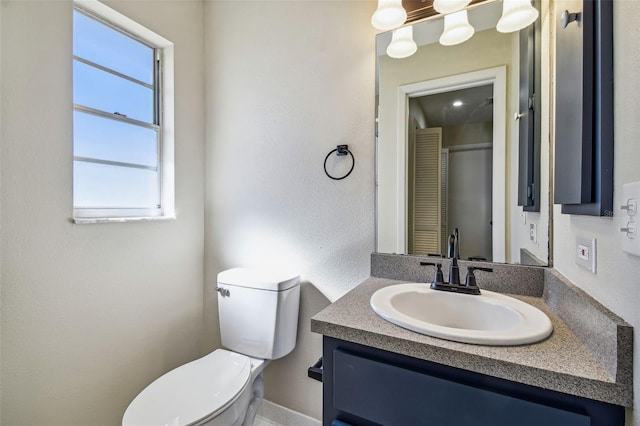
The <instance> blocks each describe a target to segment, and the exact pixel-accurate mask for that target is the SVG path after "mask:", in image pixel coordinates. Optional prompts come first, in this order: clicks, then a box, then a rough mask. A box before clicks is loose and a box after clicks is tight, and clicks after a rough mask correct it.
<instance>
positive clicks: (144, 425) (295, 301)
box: [122, 268, 300, 426]
mask: <svg viewBox="0 0 640 426" xmlns="http://www.w3.org/2000/svg"><path fill="white" fill-rule="evenodd" d="M299 281H300V279H299V277H298V276H293V275H282V274H276V275H273V273H267V272H265V271H256V270H252V269H245V268H235V269H231V270H228V271H224V272H221V273H220V274H218V291H219V292H220V295H219V296H218V307H219V316H220V328H221V340H222V345H223V346H224V347H226V348H227V349H230V350H226V349H216V350H215V351H213V352H211V353H210V354H208V355H205V356H204V357H202V358H199V359H197V360H195V361H191V362H189V363H187V364H184V365H182V366H180V367H178V368H175V369H173V370H171V371H169V372H168V373H166V374H164V375H163V376H161V377H159V378H158V379H156V380H155V381H154V382H152V383H151V384H150V385H148V386H147V387H146V388H145V389H143V390H142V392H140V393H139V394H138V396H136V397H135V398H134V400H133V401H131V403H130V404H129V406H128V407H127V409H126V411H125V413H124V416H123V417H122V426H251V425H253V421H254V419H255V415H256V412H257V410H258V407H259V406H260V403H261V402H262V397H263V395H264V385H263V381H262V371H263V370H264V368H265V366H266V365H267V364H268V362H269V360H271V359H277V358H280V357H282V356H284V355H286V354H288V353H289V352H291V351H292V350H293V347H294V346H295V341H296V333H297V322H298V306H299V300H300V288H299Z"/></svg>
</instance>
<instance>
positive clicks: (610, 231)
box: [553, 0, 640, 426]
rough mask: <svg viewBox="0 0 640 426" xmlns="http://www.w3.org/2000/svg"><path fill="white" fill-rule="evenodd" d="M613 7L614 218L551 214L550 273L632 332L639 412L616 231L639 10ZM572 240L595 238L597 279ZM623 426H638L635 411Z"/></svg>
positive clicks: (639, 68) (637, 353)
mask: <svg viewBox="0 0 640 426" xmlns="http://www.w3.org/2000/svg"><path fill="white" fill-rule="evenodd" d="M613 5H614V16H613V20H614V25H615V30H614V49H613V52H614V73H615V74H614V82H615V90H614V99H615V105H614V122H615V124H614V132H615V139H614V203H613V204H614V207H615V208H614V213H615V217H613V218H600V217H587V216H575V215H563V214H561V213H560V207H559V206H556V207H555V209H554V219H553V221H554V224H553V228H554V239H553V242H554V247H553V252H554V264H555V268H556V269H557V270H558V271H560V272H561V273H562V274H563V275H565V276H566V277H567V278H569V279H570V280H571V281H573V282H574V283H576V284H577V285H579V286H580V287H582V288H583V289H584V290H585V291H586V292H588V293H589V294H591V295H592V296H593V297H595V298H596V299H598V300H599V301H600V302H601V303H602V304H604V305H605V306H607V307H608V308H609V309H611V310H612V311H613V312H615V313H616V314H618V315H620V316H621V317H622V318H624V319H625V320H626V321H627V322H629V323H630V324H631V325H632V326H633V327H634V342H635V343H634V364H635V369H634V391H635V392H634V395H635V396H634V399H635V401H634V403H635V406H636V407H640V368H639V367H638V366H639V365H640V309H639V306H640V258H639V257H635V256H631V255H629V254H626V253H624V252H623V251H622V250H621V248H620V241H621V235H620V230H619V228H621V227H622V226H624V225H625V224H626V222H625V221H624V220H623V218H624V215H623V213H622V211H621V210H620V208H619V206H620V205H621V204H622V203H623V200H622V185H623V184H624V183H628V182H638V181H640V167H639V165H640V143H639V142H638V140H639V139H640V122H639V121H638V110H639V109H640V103H639V101H638V93H640V81H639V80H638V75H640V55H638V52H640V28H639V27H638V25H637V23H638V22H639V21H640V7H639V4H638V2H637V1H626V0H616V1H614V3H613ZM576 236H585V237H595V238H597V240H598V241H597V259H598V263H597V274H596V275H593V274H591V273H590V272H589V271H587V270H586V269H581V268H579V267H578V266H577V265H576V264H575V261H574V252H575V250H574V247H575V244H576ZM627 417H628V420H627V423H628V424H630V425H631V424H633V425H635V426H638V425H640V411H639V410H635V411H633V412H632V413H630V414H629V415H628V416H627Z"/></svg>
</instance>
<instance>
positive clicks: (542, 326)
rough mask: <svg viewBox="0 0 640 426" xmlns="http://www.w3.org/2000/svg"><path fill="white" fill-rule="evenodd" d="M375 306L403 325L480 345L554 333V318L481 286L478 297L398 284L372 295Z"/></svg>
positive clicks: (534, 339) (518, 342) (524, 340)
mask: <svg viewBox="0 0 640 426" xmlns="http://www.w3.org/2000/svg"><path fill="white" fill-rule="evenodd" d="M370 303H371V308H372V309H373V310H374V311H375V313H376V314H378V315H379V316H381V317H382V318H384V319H385V320H387V321H389V322H392V323H393V324H396V325H399V326H400V327H404V328H407V329H409V330H413V331H416V332H418V333H421V334H426V335H428V336H432V337H439V338H441V339H447V340H453V341H456V342H462V343H475V344H479V345H495V346H509V345H523V344H527V343H535V342H539V341H541V340H543V339H545V338H547V337H548V336H549V335H550V334H551V332H552V331H553V326H552V325H551V321H550V320H549V317H547V315H546V314H545V313H544V312H542V311H541V310H539V309H538V308H536V307H534V306H531V305H529V304H527V303H524V302H522V301H520V300H518V299H515V298H513V297H509V296H505V295H504V294H500V293H494V292H492V291H487V290H482V294H481V295H479V296H474V295H469V294H459V293H449V292H445V291H440V290H432V289H431V288H429V284H415V283H409V284H397V285H392V286H389V287H384V288H381V289H380V290H378V291H376V292H375V293H374V294H373V295H372V296H371V301H370Z"/></svg>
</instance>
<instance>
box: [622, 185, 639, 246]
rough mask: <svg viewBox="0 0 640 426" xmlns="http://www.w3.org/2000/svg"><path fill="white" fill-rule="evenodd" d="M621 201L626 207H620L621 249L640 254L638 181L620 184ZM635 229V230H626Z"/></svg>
mask: <svg viewBox="0 0 640 426" xmlns="http://www.w3.org/2000/svg"><path fill="white" fill-rule="evenodd" d="M622 203H623V206H626V208H624V209H623V208H622V206H621V207H620V210H621V213H620V217H622V220H621V222H619V223H620V234H621V235H620V237H621V238H622V250H623V251H625V252H627V253H629V254H633V255H635V256H640V211H638V208H640V182H634V183H625V184H624V185H622ZM634 209H635V210H634ZM625 229H628V230H635V232H627V231H625Z"/></svg>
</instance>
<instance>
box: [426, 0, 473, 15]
mask: <svg viewBox="0 0 640 426" xmlns="http://www.w3.org/2000/svg"><path fill="white" fill-rule="evenodd" d="M469 3H471V0H434V1H433V8H434V9H435V10H436V12H439V13H442V14H447V13H453V12H457V11H459V10H462V9H464V8H465V7H467V6H468V5H469Z"/></svg>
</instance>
